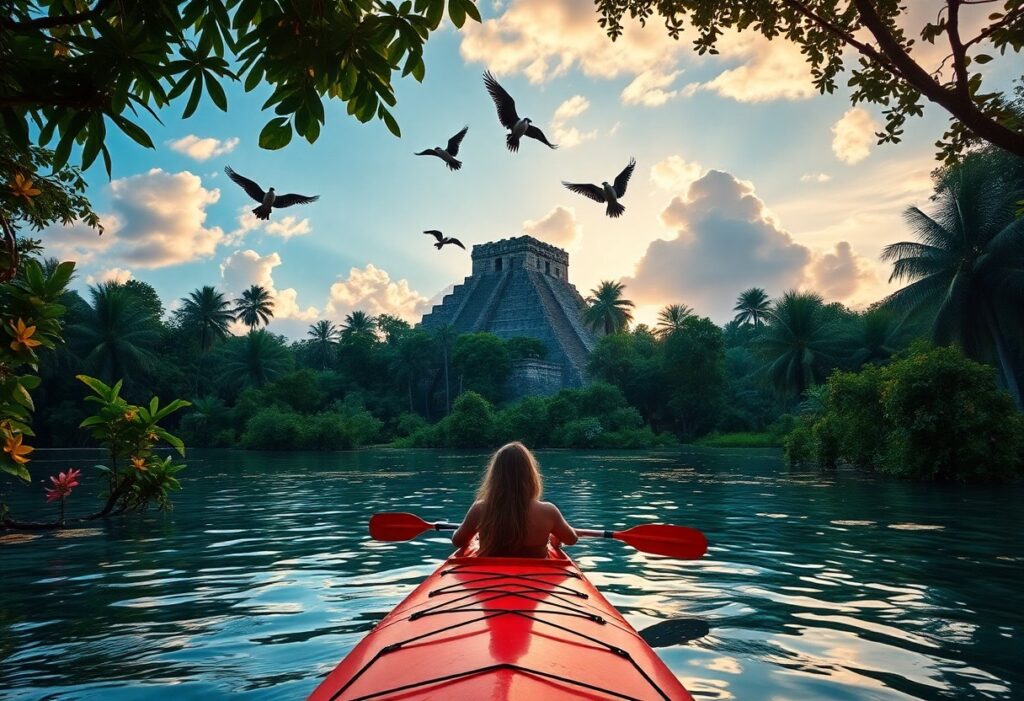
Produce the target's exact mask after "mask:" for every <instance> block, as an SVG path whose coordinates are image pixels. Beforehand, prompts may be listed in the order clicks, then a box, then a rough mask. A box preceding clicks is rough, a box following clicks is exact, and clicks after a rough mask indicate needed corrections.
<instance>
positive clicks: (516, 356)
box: [505, 336, 548, 360]
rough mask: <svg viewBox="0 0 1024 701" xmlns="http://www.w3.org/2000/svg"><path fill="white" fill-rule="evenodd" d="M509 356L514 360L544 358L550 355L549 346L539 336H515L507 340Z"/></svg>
mask: <svg viewBox="0 0 1024 701" xmlns="http://www.w3.org/2000/svg"><path fill="white" fill-rule="evenodd" d="M505 346H506V347H507V348H508V354H509V357H510V358H511V359H512V360H523V359H528V358H533V359H537V360H543V359H544V358H546V357H547V355H548V347H547V346H545V345H544V341H542V340H540V339H539V338H530V337H529V336H515V337H513V338H510V339H508V340H507V341H505Z"/></svg>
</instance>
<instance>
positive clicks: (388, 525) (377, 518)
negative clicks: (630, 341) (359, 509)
mask: <svg viewBox="0 0 1024 701" xmlns="http://www.w3.org/2000/svg"><path fill="white" fill-rule="evenodd" d="M433 528H434V526H433V524H430V523H427V522H426V521H424V520H423V519H421V518H420V517H419V516H417V515H415V514H405V513H395V512H392V513H383V514H374V515H373V516H371V517H370V537H371V538H373V539H374V540H389V541H395V540H412V539H413V538H415V537H416V536H418V535H419V534H420V533H423V532H424V531H429V530H432V529H433Z"/></svg>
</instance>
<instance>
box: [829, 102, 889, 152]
mask: <svg viewBox="0 0 1024 701" xmlns="http://www.w3.org/2000/svg"><path fill="white" fill-rule="evenodd" d="M878 129H879V125H878V122H876V121H875V119H874V117H872V116H871V113H870V112H868V111H867V110H866V109H864V108H863V107H851V108H850V109H848V110H846V113H845V114H844V115H843V116H842V118H841V119H840V120H839V121H838V122H836V123H835V124H833V125H832V153H834V154H835V155H836V158H838V159H839V160H841V161H842V162H843V163H849V164H851V165H852V164H854V163H859V162H860V161H863V160H864V159H865V158H867V157H868V154H870V153H871V146H872V145H873V144H874V143H875V140H876V137H875V132H876V131H878Z"/></svg>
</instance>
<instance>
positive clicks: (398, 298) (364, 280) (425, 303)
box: [324, 263, 430, 323]
mask: <svg viewBox="0 0 1024 701" xmlns="http://www.w3.org/2000/svg"><path fill="white" fill-rule="evenodd" d="M357 309H358V310H361V311H365V312H367V313H368V314H370V315H372V316H377V315H379V314H393V315H395V316H398V317H401V318H402V319H405V320H406V321H409V322H410V323H417V322H419V320H420V317H421V316H422V315H423V313H424V312H426V311H429V310H430V302H429V300H428V299H427V298H426V297H424V296H423V295H422V294H420V293H419V292H417V291H416V290H414V289H412V288H411V287H409V281H408V280H404V279H403V280H398V281H393V280H392V279H391V276H390V275H388V273H387V271H385V270H381V269H380V268H377V267H376V266H374V265H373V264H372V263H368V264H367V265H366V267H365V268H350V269H349V271H348V277H347V278H341V277H339V278H338V280H337V281H336V282H335V283H334V284H333V285H331V289H330V293H329V295H328V298H327V304H326V308H325V310H324V313H325V315H326V316H328V317H330V318H332V319H334V320H336V321H341V320H342V319H344V317H345V315H346V314H351V313H352V312H353V311H355V310H357Z"/></svg>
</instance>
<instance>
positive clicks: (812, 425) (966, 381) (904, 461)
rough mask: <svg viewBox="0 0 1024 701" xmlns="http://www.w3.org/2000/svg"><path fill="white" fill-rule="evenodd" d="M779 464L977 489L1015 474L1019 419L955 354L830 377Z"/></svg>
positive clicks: (1019, 456)
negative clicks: (846, 468) (875, 472)
mask: <svg viewBox="0 0 1024 701" xmlns="http://www.w3.org/2000/svg"><path fill="white" fill-rule="evenodd" d="M785 447H786V455H787V459H788V460H789V461H790V462H791V463H793V464H798V463H807V462H816V463H818V464H820V465H823V466H826V467H834V466H836V465H837V464H841V463H843V464H851V465H855V466H858V467H862V468H877V469H879V470H880V471H882V472H885V473H888V474H892V475H896V476H900V477H908V478H911V479H917V480H930V481H959V482H981V481H995V480H1006V479H1012V478H1015V477H1019V476H1020V475H1021V473H1022V472H1024V417H1022V416H1021V415H1020V414H1019V413H1017V412H1016V411H1015V410H1014V408H1013V404H1012V402H1011V400H1010V398H1009V396H1008V395H1007V394H1006V393H1005V392H1003V391H1000V390H999V389H997V388H996V385H995V381H994V377H993V372H992V369H991V368H990V367H988V366H985V365H981V364H979V363H976V362H974V361H972V360H970V359H968V358H966V357H964V355H963V354H962V353H961V352H960V351H958V350H957V349H955V348H952V347H942V348H936V349H932V350H927V351H924V352H919V353H915V354H912V355H910V356H909V357H907V358H904V359H901V360H898V361H896V362H894V363H892V364H891V365H888V366H885V367H881V368H879V367H873V366H866V367H865V368H864V369H863V370H861V371H860V372H858V373H850V372H836V373H834V374H833V375H832V376H831V377H830V378H829V380H828V382H827V383H826V385H825V390H824V392H823V398H822V406H821V408H820V410H818V411H817V412H815V413H814V414H810V415H808V416H807V417H806V418H805V419H804V420H803V421H802V422H801V423H800V424H799V425H798V426H797V427H796V428H795V429H794V430H793V431H792V432H790V434H789V435H788V436H787V438H786V441H785Z"/></svg>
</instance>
